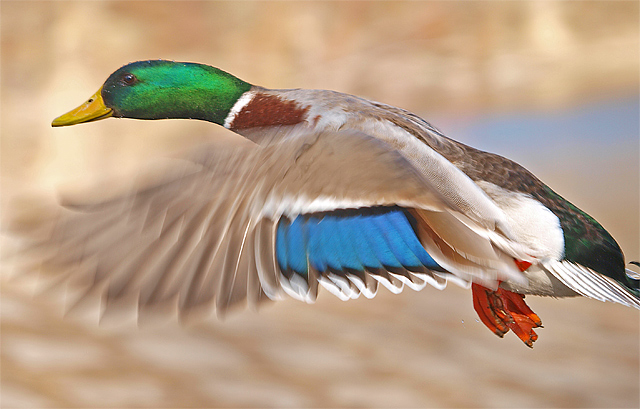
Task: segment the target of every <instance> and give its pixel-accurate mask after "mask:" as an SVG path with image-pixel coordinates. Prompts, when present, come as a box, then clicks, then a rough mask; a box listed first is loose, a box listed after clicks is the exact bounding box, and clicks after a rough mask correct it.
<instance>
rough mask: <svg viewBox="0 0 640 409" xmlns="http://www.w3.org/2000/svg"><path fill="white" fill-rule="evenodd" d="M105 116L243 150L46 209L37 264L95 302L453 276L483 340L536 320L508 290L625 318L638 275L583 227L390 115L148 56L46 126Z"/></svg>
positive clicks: (247, 296)
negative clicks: (49, 215)
mask: <svg viewBox="0 0 640 409" xmlns="http://www.w3.org/2000/svg"><path fill="white" fill-rule="evenodd" d="M108 117H116V118H135V119H169V118H188V119H199V120H204V121H209V122H213V123H216V124H218V125H221V126H224V127H225V128H227V129H229V130H231V131H233V132H236V133H238V134H240V135H243V136H245V137H246V138H248V139H249V140H251V141H252V142H254V143H253V144H245V145H242V146H227V145H221V144H216V143H212V144H211V145H207V146H204V147H202V148H200V149H198V150H197V151H196V152H194V153H193V154H192V155H191V156H187V157H185V158H184V159H185V160H184V162H181V165H180V169H179V170H178V169H176V171H175V172H170V173H171V176H169V175H167V176H165V177H164V178H162V179H160V180H157V181H155V182H154V183H153V184H151V185H149V186H146V187H141V188H139V189H137V190H135V191H132V192H129V193H127V194H123V195H119V196H117V197H114V198H110V199H109V200H106V201H103V202H100V203H93V204H84V205H82V206H80V207H81V210H82V211H73V209H65V210H64V212H62V213H60V214H59V216H57V220H56V222H57V227H56V229H55V231H54V233H53V234H52V235H51V237H48V238H47V239H46V240H44V241H42V242H40V243H37V244H36V246H38V247H39V248H47V249H55V250H56V251H53V252H49V253H47V254H52V255H49V256H47V257H44V258H43V259H42V261H41V262H42V264H43V265H44V266H52V265H53V266H56V270H57V271H62V270H65V269H67V270H68V271H71V272H72V273H69V274H71V275H73V276H75V277H83V278H85V279H88V280H89V281H88V282H90V283H91V284H90V285H89V286H88V287H89V289H90V290H96V289H97V291H98V292H99V293H100V294H102V297H103V300H104V302H105V304H106V305H107V306H109V305H110V304H113V303H117V302H118V300H120V299H123V298H126V297H128V296H132V297H135V298H136V300H137V301H136V302H137V305H138V310H139V311H140V312H141V313H142V312H144V310H154V309H162V308H166V307H170V308H172V309H174V310H177V311H178V314H179V316H180V317H187V316H188V315H189V314H191V313H193V312H194V311H216V312H217V313H218V314H223V313H224V312H225V311H227V310H228V309H229V308H232V307H233V306H236V305H242V304H248V305H249V306H257V305H258V304H260V303H261V302H262V301H265V300H271V299H278V298H281V297H283V296H284V295H289V296H291V297H294V298H296V299H300V300H304V301H307V302H313V301H314V300H315V299H316V296H317V292H318V287H319V286H321V287H324V288H326V289H327V290H328V291H329V292H331V293H333V294H335V295H336V296H338V297H340V298H341V299H343V300H347V299H351V298H356V297H358V296H359V295H360V294H363V295H364V296H366V297H373V296H375V294H376V292H377V290H378V287H379V285H380V284H382V285H383V286H385V287H386V288H388V289H389V290H391V291H392V292H394V293H398V292H400V291H402V289H403V288H404V286H407V287H409V288H412V289H414V290H420V289H422V288H423V287H424V286H425V285H426V284H430V285H433V286H435V287H437V288H439V289H442V288H444V287H445V286H446V284H447V282H448V281H453V282H454V283H456V284H459V285H461V286H464V287H466V288H469V287H470V288H471V290H472V294H473V306H474V308H475V310H476V311H477V313H478V315H479V318H480V320H481V321H482V322H483V323H484V324H485V325H486V326H487V327H488V328H489V329H490V330H491V331H493V332H494V333H495V334H496V335H498V336H500V337H502V336H503V335H504V334H505V333H507V332H508V331H509V330H512V331H513V332H514V333H515V334H516V335H517V336H518V337H519V338H520V339H521V340H522V341H523V342H524V343H525V344H526V345H528V346H530V347H531V346H532V345H533V342H534V341H535V340H536V339H537V338H538V336H537V334H536V333H535V331H534V328H537V327H540V326H541V325H542V323H541V320H540V318H539V317H538V316H537V315H536V314H535V313H534V312H533V311H532V310H531V309H530V308H529V307H528V306H527V305H526V304H525V301H524V296H525V295H538V296H552V297H572V296H586V297H590V298H595V299H597V300H601V301H611V302H615V303H619V304H623V305H626V306H630V307H635V308H640V297H639V294H640V290H639V282H638V280H636V279H634V278H633V277H632V276H633V273H632V272H631V271H630V270H627V269H626V268H625V260H624V256H623V254H622V251H621V250H620V247H619V246H618V244H617V243H616V241H615V240H614V239H613V237H612V236H611V235H610V234H609V233H608V232H607V231H606V230H605V229H604V228H603V227H602V226H601V225H600V224H599V223H598V222H597V221H596V220H594V219H593V218H592V217H590V216H589V215H588V214H586V213H584V212H583V211H582V210H580V209H578V208H577V207H576V206H574V205H573V204H571V203H569V202H568V201H566V200H565V199H563V198H562V197H561V196H560V195H558V194H557V193H556V192H554V191H553V190H551V189H550V188H549V187H548V186H547V185H545V184H544V183H543V182H541V181H540V180H539V179H538V178H536V177H535V176H534V175H533V174H531V173H530V172H529V171H527V170H526V169H524V168H523V167H522V166H520V165H518V164H517V163H515V162H513V161H511V160H509V159H506V158H504V157H502V156H499V155H495V154H492V153H487V152H483V151H480V150H478V149H474V148H472V147H469V146H466V145H464V144H462V143H460V142H457V141H454V140H452V139H450V138H448V137H446V136H445V135H443V134H442V133H441V132H440V131H438V130H437V129H436V128H434V127H433V126H432V125H430V124H429V123H428V122H426V121H425V120H423V119H422V118H420V117H418V116H417V115H414V114H412V113H410V112H408V111H405V110H403V109H400V108H396V107H393V106H389V105H385V104H381V103H378V102H373V101H369V100H366V99H362V98H359V97H356V96H352V95H347V94H342V93H339V92H333V91H325V90H306V89H287V90H272V89H266V88H262V87H259V86H255V85H252V84H249V83H247V82H245V81H242V80H240V79H238V78H236V77H235V76H233V75H231V74H228V73H226V72H224V71H221V70H219V69H217V68H214V67H211V66H207V65H203V64H195V63H184V62H173V61H164V60H154V61H139V62H134V63H131V64H128V65H125V66H124V67H122V68H120V69H119V70H117V71H115V72H114V73H113V74H111V76H110V77H109V78H108V79H107V80H106V82H105V83H104V84H103V85H102V87H101V88H100V89H99V90H98V92H96V94H95V95H93V96H92V97H91V98H90V99H89V100H88V101H86V102H85V103H84V104H82V105H81V106H79V107H78V108H76V109H75V110H72V111H70V112H69V113H67V114H64V115H62V116H60V117H58V118H56V119H55V120H54V121H53V123H52V125H53V126H56V127H58V126H67V125H74V124H79V123H84V122H91V121H97V120H101V119H104V118H108ZM87 259H90V260H92V262H91V263H84V264H82V263H80V262H81V261H82V260H87Z"/></svg>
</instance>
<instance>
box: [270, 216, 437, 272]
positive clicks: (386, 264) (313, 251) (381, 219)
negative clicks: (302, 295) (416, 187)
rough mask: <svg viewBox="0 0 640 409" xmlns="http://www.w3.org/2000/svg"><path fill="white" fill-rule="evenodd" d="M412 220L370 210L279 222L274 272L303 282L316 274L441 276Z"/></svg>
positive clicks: (407, 217) (285, 219) (411, 217)
mask: <svg viewBox="0 0 640 409" xmlns="http://www.w3.org/2000/svg"><path fill="white" fill-rule="evenodd" d="M415 224H416V221H415V219H414V218H413V216H411V214H410V213H409V212H408V211H406V210H404V209H402V208H399V207H396V206H394V207H374V208H361V209H353V210H338V211H335V212H325V213H321V214H311V215H300V216H298V217H296V218H295V219H294V220H293V221H291V220H289V219H287V218H283V219H282V220H281V221H280V222H279V223H278V230H277V233H276V255H277V259H278V264H279V266H280V269H281V270H282V271H283V272H284V273H285V274H287V275H290V274H291V273H296V274H299V275H301V276H303V277H305V278H306V277H307V276H308V273H309V266H312V267H313V268H314V269H315V270H317V271H319V272H325V271H328V270H332V271H335V272H349V271H364V270H368V271H375V270H380V269H385V270H396V269H407V270H409V271H412V270H413V271H415V270H420V269H423V268H427V269H429V270H436V271H445V270H444V269H443V268H442V267H440V266H439V265H438V263H436V262H435V260H433V258H432V257H431V256H430V255H429V254H428V253H427V252H426V250H425V249H424V247H422V244H420V241H419V240H418V237H417V235H416V230H415V228H414V226H415Z"/></svg>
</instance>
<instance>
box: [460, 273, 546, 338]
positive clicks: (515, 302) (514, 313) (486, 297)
mask: <svg viewBox="0 0 640 409" xmlns="http://www.w3.org/2000/svg"><path fill="white" fill-rule="evenodd" d="M471 291H472V292H473V308H474V309H475V310H476V312H477V313H478V316H479V317H480V320H481V321H482V323H483V324H484V325H486V326H487V327H488V328H489V329H490V330H491V331H493V333H494V334H496V335H497V336H499V337H503V336H504V334H506V333H507V332H509V330H510V329H511V330H512V331H513V333H514V334H516V335H517V336H518V338H520V339H521V340H522V341H523V342H524V343H525V344H526V345H527V346H528V347H531V348H533V343H534V342H535V341H536V340H537V339H538V334H536V333H535V331H534V330H533V328H538V327H542V321H540V318H539V317H538V316H537V315H536V314H535V313H534V312H533V311H531V309H530V308H529V306H528V305H527V304H525V302H524V295H522V294H517V293H514V292H511V291H507V290H505V289H503V288H499V287H498V289H497V290H496V291H493V290H490V289H488V288H486V287H483V286H481V285H479V284H475V283H473V284H471Z"/></svg>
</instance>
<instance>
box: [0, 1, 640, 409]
mask: <svg viewBox="0 0 640 409" xmlns="http://www.w3.org/2000/svg"><path fill="white" fill-rule="evenodd" d="M639 15H640V10H639V3H638V2H632V1H629V2H595V1H590V2H471V3H469V2H467V3H461V2H186V1H185V2H171V1H167V2H154V1H139V2H108V1H81V2H74V1H43V2H38V1H30V2H23V1H2V3H1V5H0V16H1V21H0V23H1V25H0V27H1V35H2V37H1V41H2V43H1V53H2V54H1V63H2V66H1V71H0V73H1V83H0V85H1V94H0V98H1V108H2V111H1V124H0V129H1V140H0V142H1V148H2V149H1V172H2V173H1V188H2V205H3V209H4V208H5V206H6V205H7V203H9V202H10V200H11V199H12V198H13V197H14V196H15V195H17V194H25V193H40V194H45V195H48V196H49V197H55V196H54V195H55V194H56V192H58V191H60V190H64V189H66V188H71V189H73V187H74V186H76V185H77V184H78V183H80V182H81V181H82V183H85V182H86V180H87V179H88V180H94V181H95V180H99V179H104V178H105V175H126V174H131V172H134V170H135V169H136V168H137V167H138V166H139V165H140V164H141V163H143V162H145V161H147V160H150V159H152V158H154V157H159V156H164V155H168V154H170V153H172V152H175V151H179V150H184V149H188V148H190V147H194V146H197V144H199V143H202V142H204V141H206V140H209V139H210V138H228V137H231V136H230V135H229V133H228V132H226V131H225V130H224V129H222V128H220V127H216V126H214V125H212V124H208V123H204V122H191V121H130V120H114V119H110V120H107V121H103V122H99V123H95V124H89V125H79V126H75V127H70V128H63V129H52V128H51V127H50V122H51V120H52V119H53V118H54V117H55V116H57V115H59V114H62V113H64V112H66V111H67V110H69V109H71V108H74V107H75V106H77V105H78V104H80V103H81V102H83V101H84V100H85V99H86V98H88V97H89V96H90V95H92V94H93V93H94V92H95V91H96V90H97V89H98V87H99V86H100V85H101V84H102V82H103V81H104V80H105V79H106V77H107V76H108V75H109V74H110V73H111V72H112V71H114V70H115V69H117V68H119V67H120V66H122V65H124V64H125V63H127V62H130V61H136V60H141V59H154V58H164V59H175V60H183V61H195V62H203V63H207V64H211V65H214V66H217V67H219V68H222V69H224V70H226V71H229V72H231V73H233V74H235V75H237V76H239V77H240V78H242V79H244V80H247V81H249V82H252V83H254V84H258V85H263V86H266V87H270V88H294V87H302V88H324V89H334V90H338V91H343V92H347V93H352V94H357V95H360V96H364V97H367V98H370V99H374V100H377V101H382V102H385V103H389V104H392V105H396V106H400V107H403V108H406V109H409V110H411V111H413V112H415V113H417V114H419V115H421V116H422V117H424V118H425V119H427V120H428V121H430V122H432V123H433V124H434V125H435V126H437V127H439V128H440V129H441V130H442V131H443V132H445V133H446V134H448V135H449V136H451V137H453V138H454V139H458V140H460V141H462V142H465V143H468V144H470V145H472V146H475V147H477V148H480V149H484V150H489V151H492V152H496V153H500V154H502V155H505V156H508V157H510V158H512V159H514V160H517V161H518V162H520V163H521V164H523V165H524V166H525V167H527V168H528V169H530V170H531V171H533V172H534V173H535V174H536V175H538V176H539V177H540V178H541V179H543V180H544V181H545V182H546V183H547V184H549V185H550V186H551V187H552V188H553V189H555V190H556V191H558V192H559V193H561V194H562V195H563V196H564V197H566V198H567V199H569V200H570V201H572V202H573V203H575V204H577V205H578V206H579V207H581V208H582V209H583V210H585V211H587V212H588V213H590V214H591V215H592V216H594V217H595V218H596V219H597V220H599V221H600V222H601V223H602V224H603V225H604V226H605V227H606V228H607V229H608V230H609V231H610V232H611V233H612V235H613V236H614V237H616V239H617V240H618V242H619V243H620V245H621V247H622V248H623V249H624V251H625V254H626V255H627V258H628V259H629V260H638V259H640V250H639V214H640V209H639V203H638V202H639V196H640V193H639V185H640V182H639V169H638V163H639V159H640V158H639V150H638V145H639V135H638V134H639V132H638V127H639V121H640V120H639V115H638V96H639V88H638V87H639V81H640V69H639V60H640V58H639V49H640V42H639V37H640V32H639V26H640V24H639ZM527 300H528V303H529V305H530V306H531V307H532V308H533V309H534V310H535V311H536V312H537V313H538V314H539V315H540V316H541V318H542V320H543V323H544V324H545V328H544V329H541V330H540V331H538V333H539V335H540V340H539V341H538V342H537V343H536V345H535V348H534V349H533V350H529V349H528V348H526V347H525V346H524V345H523V344H522V343H521V342H520V341H519V340H518V339H517V338H516V337H515V336H513V335H512V334H508V335H507V336H506V338H505V339H503V340H500V339H498V338H497V337H495V336H494V335H492V334H491V333H490V332H489V331H487V330H486V329H485V328H484V327H483V325H482V324H481V323H479V322H478V320H477V317H476V315H475V312H474V311H473V308H472V303H471V294H470V292H469V291H465V290H462V289H460V288H457V287H455V286H451V287H449V288H447V289H446V290H445V291H442V292H441V291H438V290H436V289H433V288H426V289H424V290H423V291H421V292H419V293H416V292H413V291H411V290H406V291H405V292H404V293H403V294H401V295H391V294H390V293H388V292H387V291H386V290H384V289H382V290H380V293H379V295H378V297H376V298H375V299H373V300H366V299H361V300H356V301H351V302H348V303H343V302H341V301H339V300H338V299H335V298H334V297H333V296H331V295H330V294H328V293H326V292H325V293H322V294H320V297H319V301H318V302H317V303H316V304H315V305H305V304H302V303H300V302H296V301H289V300H288V301H284V302H281V303H278V304H274V305H272V306H269V307H267V308H264V309H263V310H262V311H261V312H260V313H259V314H256V313H253V312H249V311H246V312H242V313H239V314H236V315H233V316H231V317H229V318H228V319H227V320H225V321H215V320H211V321H210V322H206V323H203V324H200V325H195V326H193V327H189V328H181V327H180V326H179V325H177V324H175V323H169V324H167V325H161V326H157V327H152V328H140V329H138V328H136V327H135V325H102V326H98V325H97V324H96V322H95V320H92V319H86V318H85V319H62V314H63V305H62V303H61V301H60V299H59V298H56V297H53V296H47V295H38V296H35V297H34V296H33V290H32V289H31V287H30V286H28V285H26V284H25V283H24V282H22V281H21V280H9V279H8V278H7V274H3V277H2V316H1V318H2V320H1V323H2V328H1V329H2V346H1V349H0V354H1V355H0V356H1V365H2V366H1V377H2V378H1V381H2V383H1V390H0V392H1V393H0V399H1V401H0V403H1V405H2V407H6V408H10V407H29V408H33V407H56V408H63V407H65V408H66V407H145V408H146V407H149V408H151V407H362V408H365V407H367V408H368V407H638V406H639V405H640V386H639V385H640V375H639V373H640V362H639V350H640V342H639V314H638V311H636V310H632V309H630V308H625V307H622V306H619V305H613V304H604V303H601V302H598V301H594V300H586V299H577V300H553V299H542V298H533V297H530V298H528V299H527Z"/></svg>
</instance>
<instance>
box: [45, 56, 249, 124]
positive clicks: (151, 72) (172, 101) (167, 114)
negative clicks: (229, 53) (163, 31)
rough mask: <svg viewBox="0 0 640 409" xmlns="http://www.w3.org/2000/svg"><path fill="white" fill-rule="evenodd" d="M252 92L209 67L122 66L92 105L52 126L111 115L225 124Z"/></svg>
mask: <svg viewBox="0 0 640 409" xmlns="http://www.w3.org/2000/svg"><path fill="white" fill-rule="evenodd" d="M250 88H251V84H249V83H247V82H244V81H242V80H240V79H238V78H236V77H234V76H233V75H231V74H228V73H226V72H224V71H221V70H219V69H217V68H214V67H210V66H208V65H202V64H195V63H185V62H174V61H164V60H152V61H138V62H134V63H131V64H128V65H125V66H124V67H122V68H120V69H119V70H117V71H116V72H114V73H113V74H111V75H110V76H109V78H108V79H107V81H106V82H105V83H104V85H103V86H102V87H101V88H100V89H99V90H98V92H96V94H95V95H93V96H92V97H91V98H89V100H88V101H87V102H85V103H84V104H82V105H81V106H79V107H78V108H76V109H74V110H73V111H70V112H68V113H66V114H64V115H62V116H60V117H58V118H56V119H55V120H54V121H53V122H52V124H51V125H52V126H65V125H74V124H78V123H83V122H91V121H97V120H99V119H103V118H108V117H111V116H113V117H119V118H135V119H168V118H185V119H202V120H205V121H210V122H215V123H217V124H220V125H222V124H224V120H225V118H226V116H227V114H228V113H229V111H230V110H231V108H232V107H233V105H234V104H235V103H236V101H237V100H238V98H240V96H241V95H242V94H243V93H244V92H246V91H248V90H249V89H250Z"/></svg>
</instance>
